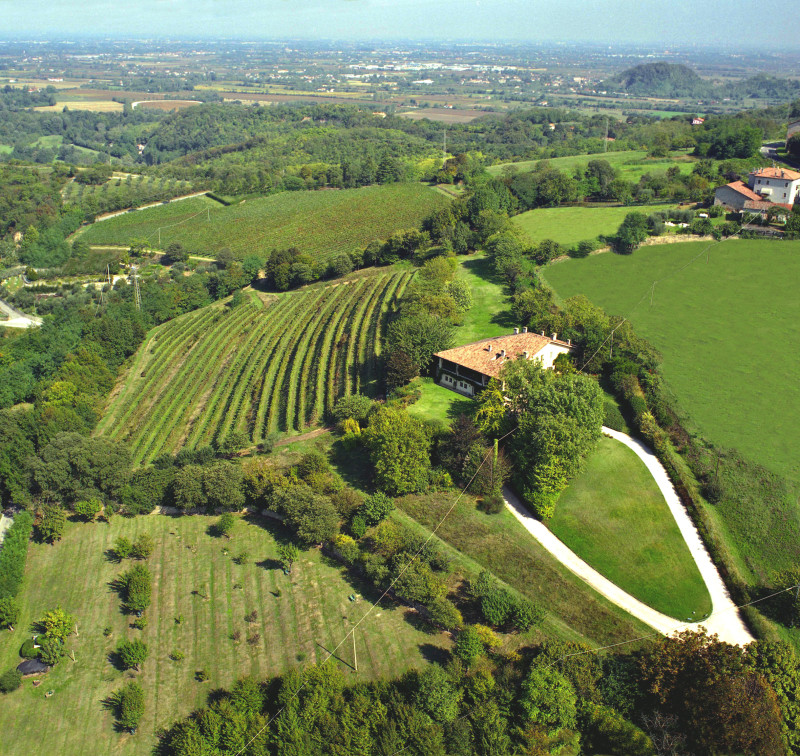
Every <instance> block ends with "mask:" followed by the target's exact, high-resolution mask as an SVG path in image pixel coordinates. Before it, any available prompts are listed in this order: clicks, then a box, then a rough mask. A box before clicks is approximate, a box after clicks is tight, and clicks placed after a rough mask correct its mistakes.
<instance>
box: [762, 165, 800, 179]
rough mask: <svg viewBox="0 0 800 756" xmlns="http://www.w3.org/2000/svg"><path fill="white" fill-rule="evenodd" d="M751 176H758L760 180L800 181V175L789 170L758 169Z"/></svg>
mask: <svg viewBox="0 0 800 756" xmlns="http://www.w3.org/2000/svg"><path fill="white" fill-rule="evenodd" d="M750 175H751V176H758V177H759V178H773V179H786V180H787V181H797V179H800V173H798V172H797V171H790V170H789V169H788V168H758V169H756V170H755V171H752V173H751V174H750Z"/></svg>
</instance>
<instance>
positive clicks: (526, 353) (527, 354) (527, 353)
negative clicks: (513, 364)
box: [522, 352, 531, 360]
mask: <svg viewBox="0 0 800 756" xmlns="http://www.w3.org/2000/svg"><path fill="white" fill-rule="evenodd" d="M522 355H523V357H525V359H526V360H528V359H530V356H531V353H530V352H523V353H522Z"/></svg>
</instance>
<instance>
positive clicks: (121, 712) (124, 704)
mask: <svg viewBox="0 0 800 756" xmlns="http://www.w3.org/2000/svg"><path fill="white" fill-rule="evenodd" d="M115 702H116V709H117V721H118V722H119V724H120V727H124V728H125V729H126V730H130V731H131V733H134V732H136V728H137V726H138V725H139V721H140V720H141V718H142V717H143V716H144V691H143V690H142V686H141V685H139V683H138V682H136V681H135V680H131V681H130V682H127V683H125V685H123V686H122V688H120V690H119V691H117V693H116V696H115Z"/></svg>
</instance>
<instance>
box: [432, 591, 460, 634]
mask: <svg viewBox="0 0 800 756" xmlns="http://www.w3.org/2000/svg"><path fill="white" fill-rule="evenodd" d="M426 608H427V610H428V613H429V615H430V618H431V622H433V624H434V625H440V626H441V627H443V628H444V629H445V630H457V629H458V628H460V627H461V626H462V625H463V624H464V618H463V617H462V616H461V612H460V611H458V609H457V608H456V605H455V604H454V603H453V602H452V601H450V600H449V599H447V598H445V597H444V596H437V597H436V598H434V599H433V601H431V602H430V603H429V604H428V606H427V607H426Z"/></svg>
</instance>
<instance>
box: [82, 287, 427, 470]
mask: <svg viewBox="0 0 800 756" xmlns="http://www.w3.org/2000/svg"><path fill="white" fill-rule="evenodd" d="M411 276H412V273H400V272H390V271H381V272H376V273H369V274H367V275H361V276H357V277H353V278H350V279H346V280H340V281H337V282H336V283H331V284H326V285H317V286H310V287H307V288H305V289H300V290H298V291H295V292H291V293H287V294H283V295H280V296H279V297H275V298H274V300H273V301H271V302H270V303H268V304H267V303H264V301H262V299H261V298H260V297H258V296H257V295H256V294H255V293H252V294H251V295H250V299H249V301H248V302H247V304H244V305H241V306H239V307H237V308H236V309H234V310H230V309H229V308H228V307H227V305H225V304H221V303H218V304H214V305H211V306H210V307H206V308H203V309H202V310H197V311H196V312H192V313H188V314H186V315H183V316H182V317H180V318H176V319H175V320H173V321H171V322H169V323H165V324H164V325H162V326H159V327H158V328H155V329H154V330H153V331H152V333H151V334H150V336H149V338H148V339H147V341H146V342H145V343H144V344H143V345H142V347H141V348H140V349H139V351H138V352H137V354H136V355H135V356H134V358H133V363H132V365H131V368H130V370H129V372H128V375H127V377H126V379H125V381H124V383H123V384H122V385H121V386H120V387H119V388H118V391H117V392H115V394H114V396H113V397H112V399H111V402H110V404H109V406H108V408H107V410H106V413H105V415H104V417H103V419H102V420H101V421H100V423H99V425H98V433H99V434H100V435H104V436H108V437H111V438H115V439H118V440H121V441H126V442H127V443H129V444H130V446H131V449H132V452H133V456H134V459H135V461H136V462H137V463H139V464H146V463H147V462H149V461H151V460H152V459H154V458H155V457H157V456H158V455H160V454H162V453H164V452H174V451H176V450H178V449H180V448H183V447H184V446H186V447H189V448H193V447H198V446H205V445H207V444H210V443H211V442H212V441H214V440H215V439H217V438H223V437H224V436H226V435H227V434H228V433H230V432H231V431H232V430H243V431H245V432H247V433H248V435H249V437H250V439H251V440H252V441H253V443H258V442H259V441H260V440H261V439H263V438H265V437H266V436H267V435H268V434H270V433H272V432H273V431H291V430H302V429H303V428H305V427H306V426H308V425H315V424H316V423H318V422H320V421H321V420H322V418H323V417H324V414H325V412H326V410H327V409H328V408H329V407H330V406H331V405H332V404H333V403H334V402H335V401H336V399H338V398H339V397H340V396H343V395H344V394H347V393H352V392H355V391H360V392H362V393H366V394H374V393H375V392H376V390H377V367H378V357H379V356H380V341H381V337H382V334H383V330H384V327H385V324H386V315H387V313H388V312H389V309H390V307H391V306H392V303H393V302H394V300H395V299H396V298H397V297H398V296H400V294H401V293H402V291H403V290H404V289H405V287H406V285H407V284H408V281H409V279H410V278H411Z"/></svg>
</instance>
